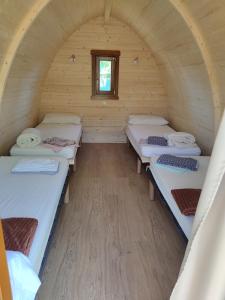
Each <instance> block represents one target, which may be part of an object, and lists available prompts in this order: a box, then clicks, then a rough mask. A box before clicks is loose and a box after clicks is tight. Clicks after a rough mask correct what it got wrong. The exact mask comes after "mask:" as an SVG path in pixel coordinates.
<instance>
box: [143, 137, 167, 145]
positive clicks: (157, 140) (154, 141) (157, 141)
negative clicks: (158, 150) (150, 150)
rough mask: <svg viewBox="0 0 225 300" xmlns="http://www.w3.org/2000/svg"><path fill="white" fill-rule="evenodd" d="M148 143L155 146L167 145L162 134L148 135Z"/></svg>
mask: <svg viewBox="0 0 225 300" xmlns="http://www.w3.org/2000/svg"><path fill="white" fill-rule="evenodd" d="M148 144H149V145H157V146H168V143H167V139H166V138H164V137H162V136H149V137H148Z"/></svg>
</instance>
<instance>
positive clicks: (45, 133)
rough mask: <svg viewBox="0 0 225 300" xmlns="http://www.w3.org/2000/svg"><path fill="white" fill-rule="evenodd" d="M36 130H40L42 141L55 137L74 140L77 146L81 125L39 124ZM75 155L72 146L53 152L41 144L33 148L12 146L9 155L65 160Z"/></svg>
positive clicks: (74, 147)
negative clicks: (52, 157) (50, 157)
mask: <svg viewBox="0 0 225 300" xmlns="http://www.w3.org/2000/svg"><path fill="white" fill-rule="evenodd" d="M36 128H37V129H39V130H40V132H41V136H42V139H46V138H48V137H54V136H56V137H59V138H64V139H69V140H75V141H76V143H77V144H79V142H80V138H81V134H82V128H81V125H73V124H52V123H49V124H47V123H41V124H39V125H38V126H37V127H36ZM76 153H77V147H76V146H74V145H72V146H67V147H64V148H63V149H62V150H61V151H59V152H54V151H53V150H52V149H49V148H46V147H44V146H43V145H42V144H40V145H38V146H36V147H33V148H20V147H19V146H18V145H14V146H13V147H12V148H11V150H10V155H12V156H31V155H32V156H33V155H34V156H62V157H65V158H66V159H71V158H74V157H75V156H76Z"/></svg>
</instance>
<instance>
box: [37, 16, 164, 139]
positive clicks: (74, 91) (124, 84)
mask: <svg viewBox="0 0 225 300" xmlns="http://www.w3.org/2000/svg"><path fill="white" fill-rule="evenodd" d="M91 49H111V50H120V51H121V56H120V73H119V100H105V101H101V100H91V99H90V96H91V55H90V50H91ZM71 54H75V55H76V61H75V63H74V64H73V63H72V62H71V61H70V60H69V57H70V56H71ZM135 57H138V58H139V63H138V64H134V62H133V60H134V58H135ZM40 110H41V116H42V115H43V114H44V113H46V112H49V111H55V112H60V111H62V112H74V113H77V114H80V115H81V116H82V119H83V125H84V139H83V140H84V141H85V142H124V141H126V138H125V135H124V133H123V128H124V127H125V124H126V120H127V117H128V115H129V114H130V113H155V114H159V115H164V116H167V101H166V93H165V89H164V87H163V84H162V80H161V77H160V72H159V69H158V67H157V65H156V63H155V60H154V58H153V56H152V54H151V52H150V50H149V47H148V46H147V45H146V44H145V43H144V42H143V41H142V40H141V39H140V38H139V37H138V36H137V34H136V33H135V32H133V30H132V29H131V28H130V27H128V26H127V25H125V24H123V23H121V22H120V21H118V20H116V19H112V18H111V19H110V21H109V22H107V24H105V22H104V18H103V17H99V18H96V19H94V20H91V21H90V22H88V23H87V24H85V25H83V26H81V27H80V29H79V30H77V31H75V32H74V33H73V35H72V36H71V37H70V38H69V39H68V41H67V42H66V43H65V44H64V45H63V46H62V48H61V49H60V50H59V51H58V53H57V55H56V57H55V59H54V61H53V63H52V65H51V68H50V70H49V72H48V75H47V78H46V80H45V83H44V85H43V92H42V98H41V107H40Z"/></svg>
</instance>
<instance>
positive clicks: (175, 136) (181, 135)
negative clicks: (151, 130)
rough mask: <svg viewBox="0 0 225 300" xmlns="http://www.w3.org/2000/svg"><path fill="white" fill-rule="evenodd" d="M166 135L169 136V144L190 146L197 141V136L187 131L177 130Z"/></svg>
mask: <svg viewBox="0 0 225 300" xmlns="http://www.w3.org/2000/svg"><path fill="white" fill-rule="evenodd" d="M165 137H166V138H167V141H168V146H175V147H190V146H193V144H194V143H195V137H194V136H193V135H192V134H190V133H187V132H175V133H171V134H168V135H167V136H165Z"/></svg>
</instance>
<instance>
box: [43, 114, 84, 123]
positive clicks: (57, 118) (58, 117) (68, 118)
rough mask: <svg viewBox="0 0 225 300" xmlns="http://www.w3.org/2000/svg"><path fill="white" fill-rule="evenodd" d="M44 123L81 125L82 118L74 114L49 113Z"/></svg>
mask: <svg viewBox="0 0 225 300" xmlns="http://www.w3.org/2000/svg"><path fill="white" fill-rule="evenodd" d="M42 123H60V124H80V116H77V115H74V114H63V113H62V114H61V113H48V114H46V115H45V117H44V120H43V121H42Z"/></svg>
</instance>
